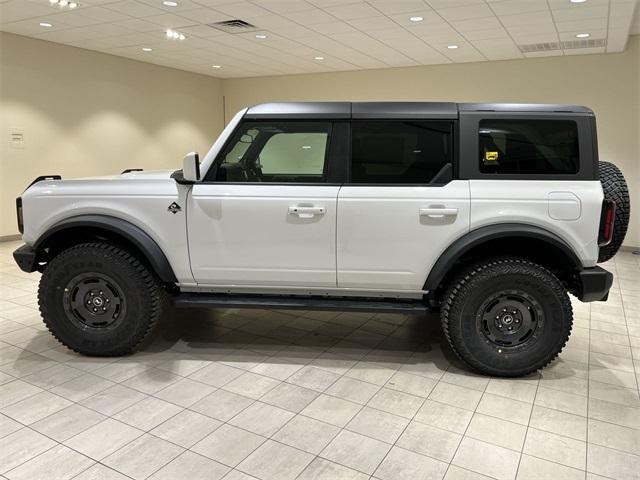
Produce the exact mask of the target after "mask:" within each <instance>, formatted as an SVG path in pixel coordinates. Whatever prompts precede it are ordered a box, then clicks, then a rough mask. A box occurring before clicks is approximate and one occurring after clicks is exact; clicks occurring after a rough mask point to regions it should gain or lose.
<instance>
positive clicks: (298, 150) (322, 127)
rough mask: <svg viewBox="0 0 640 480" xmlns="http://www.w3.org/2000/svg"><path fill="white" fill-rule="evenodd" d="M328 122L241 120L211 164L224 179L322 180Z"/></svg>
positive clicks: (218, 176)
mask: <svg viewBox="0 0 640 480" xmlns="http://www.w3.org/2000/svg"><path fill="white" fill-rule="evenodd" d="M330 128H331V125H330V124H329V123H327V122H245V123H244V124H243V125H242V126H241V127H240V129H239V130H238V131H237V132H236V133H235V134H234V136H233V138H232V139H231V141H230V142H229V144H228V145H227V146H226V147H225V150H224V151H223V153H222V161H221V162H220V163H219V164H218V165H217V166H216V168H215V180H216V181H222V182H224V181H226V182H296V183H306V182H322V181H323V180H324V178H325V174H324V172H325V163H326V154H327V147H328V143H329V133H330Z"/></svg>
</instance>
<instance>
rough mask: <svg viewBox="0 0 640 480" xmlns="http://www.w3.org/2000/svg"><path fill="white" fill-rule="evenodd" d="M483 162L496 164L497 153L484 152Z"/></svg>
mask: <svg viewBox="0 0 640 480" xmlns="http://www.w3.org/2000/svg"><path fill="white" fill-rule="evenodd" d="M484 161H485V162H497V161H498V152H484Z"/></svg>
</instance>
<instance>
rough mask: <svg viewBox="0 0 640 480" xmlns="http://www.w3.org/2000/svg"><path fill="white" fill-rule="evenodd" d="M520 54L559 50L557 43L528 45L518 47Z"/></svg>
mask: <svg viewBox="0 0 640 480" xmlns="http://www.w3.org/2000/svg"><path fill="white" fill-rule="evenodd" d="M518 48H519V49H520V51H521V52H522V53H533V52H550V51H552V50H560V44H559V43H558V42H543V43H529V44H527V45H518Z"/></svg>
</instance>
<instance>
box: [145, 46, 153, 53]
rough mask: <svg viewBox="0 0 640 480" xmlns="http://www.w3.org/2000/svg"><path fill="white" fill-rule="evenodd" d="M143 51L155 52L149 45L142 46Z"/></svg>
mask: <svg viewBox="0 0 640 480" xmlns="http://www.w3.org/2000/svg"><path fill="white" fill-rule="evenodd" d="M142 51H143V52H153V48H149V47H142Z"/></svg>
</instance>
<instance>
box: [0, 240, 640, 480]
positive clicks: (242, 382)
mask: <svg viewBox="0 0 640 480" xmlns="http://www.w3.org/2000/svg"><path fill="white" fill-rule="evenodd" d="M17 245H18V243H17V242H11V243H2V244H0V384H1V385H2V386H1V387H0V389H1V390H0V413H1V415H0V436H1V437H2V438H1V439H0V442H1V443H0V474H1V475H3V477H6V478H9V479H40V478H43V479H45V478H46V479H49V478H75V479H85V480H86V479H124V478H134V479H145V478H153V479H181V478H186V479H189V480H197V479H205V478H206V479H219V478H224V479H226V480H241V479H252V478H258V479H262V480H272V479H273V480H287V479H330V480H336V479H353V480H356V479H358V480H359V479H367V478H377V479H381V480H403V479H411V480H413V479H418V478H420V479H422V478H425V479H427V478H429V479H431V478H434V479H439V478H446V479H470V478H496V479H513V478H516V477H517V478H518V479H521V478H522V479H524V478H526V479H533V478H536V479H537V478H543V477H544V478H554V479H573V478H576V479H578V478H579V479H585V478H589V479H595V478H602V477H600V476H603V477H608V478H616V479H627V478H640V399H639V396H638V383H639V381H640V281H639V280H640V276H639V272H640V262H639V259H640V257H637V256H633V255H631V254H630V253H620V254H619V255H618V256H617V257H616V258H615V260H614V261H612V262H609V263H608V264H606V265H605V268H608V269H610V270H612V271H613V272H614V273H615V274H616V280H615V284H614V290H613V291H612V294H611V296H610V299H609V301H608V302H607V303H594V304H581V303H579V302H574V308H575V317H576V319H575V324H574V330H573V335H572V337H571V340H570V342H569V344H568V346H567V348H566V349H565V350H564V352H563V353H562V355H561V357H560V359H559V360H557V361H556V362H554V363H553V365H552V366H551V367H549V368H547V369H545V370H544V371H542V372H541V373H540V374H536V375H532V376H531V377H530V378H525V379H518V380H503V379H495V378H488V377H483V376H478V375H476V374H473V373H471V372H469V371H468V370H467V369H465V368H464V366H463V365H461V364H460V363H459V362H458V361H457V360H456V359H455V358H454V356H453V355H452V353H451V351H450V349H449V348H448V346H447V345H446V344H445V342H444V341H443V337H442V335H441V333H440V331H439V325H438V318H437V316H431V317H429V318H425V317H406V316H400V315H393V316H392V315H373V314H356V315H354V314H348V313H326V312H295V313H292V312H278V311H255V310H254V311H239V310H224V311H223V310H220V311H212V312H207V311H179V312H176V311H171V312H169V314H168V315H167V316H166V318H165V319H164V322H163V325H162V326H161V328H160V329H159V331H158V335H157V337H156V338H155V340H154V341H153V343H151V344H150V345H149V346H148V347H147V348H145V349H144V350H143V351H142V352H140V353H138V354H135V355H133V356H130V357H126V358H106V359H98V358H86V357H81V356H78V355H75V354H73V353H71V352H69V351H67V350H66V349H65V348H64V347H62V346H60V345H59V344H58V343H57V342H56V341H55V340H54V339H53V338H52V337H51V336H50V334H49V333H48V332H47V331H46V329H45V328H44V326H43V325H42V323H41V320H40V317H39V313H38V311H37V304H36V297H35V294H36V288H37V280H38V276H37V275H35V274H34V275H27V274H23V273H22V272H20V271H19V270H18V269H17V267H16V266H15V265H14V263H13V261H12V259H11V255H10V253H11V251H12V250H13V249H14V248H16V247H17Z"/></svg>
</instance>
